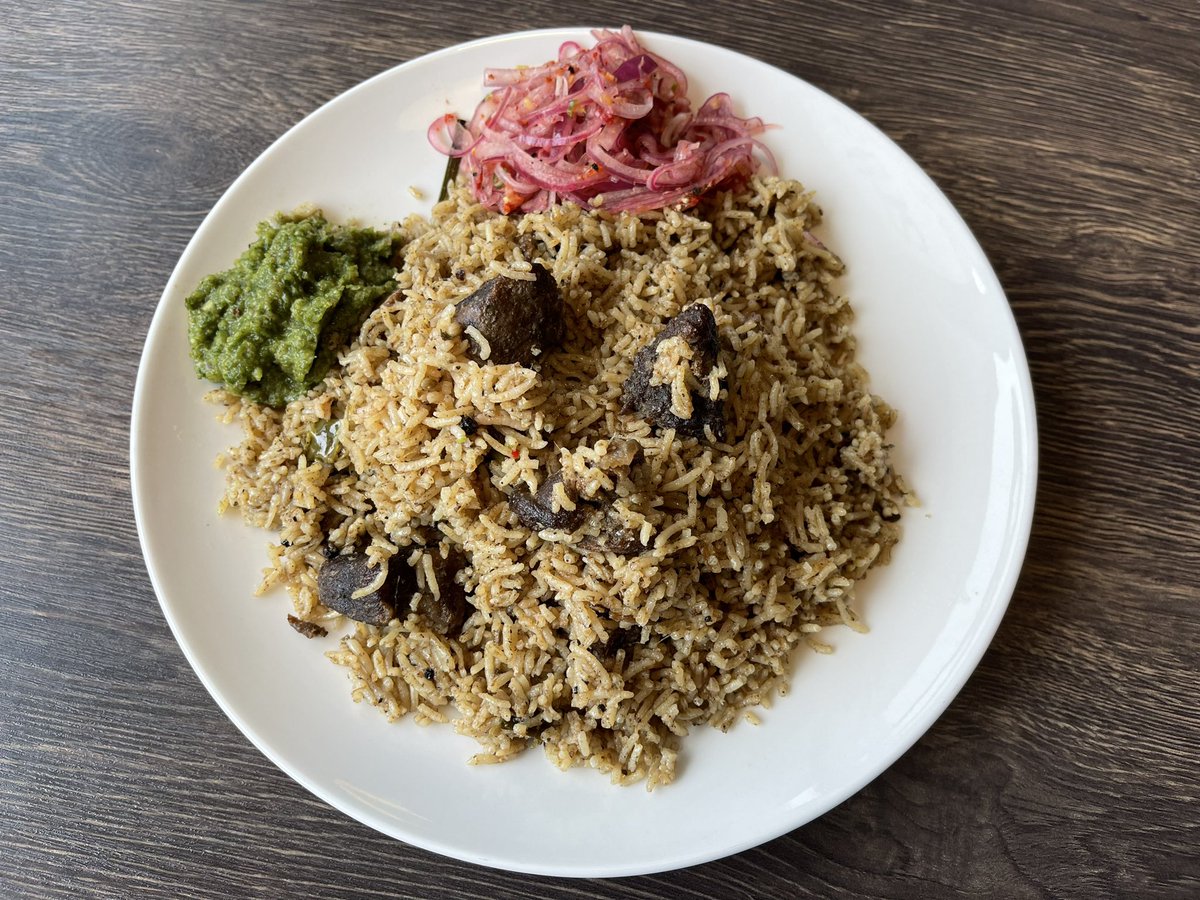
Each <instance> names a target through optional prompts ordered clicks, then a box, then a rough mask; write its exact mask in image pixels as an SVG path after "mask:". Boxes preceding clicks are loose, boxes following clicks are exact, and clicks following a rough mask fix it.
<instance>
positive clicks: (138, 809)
mask: <svg viewBox="0 0 1200 900" xmlns="http://www.w3.org/2000/svg"><path fill="white" fill-rule="evenodd" d="M0 17H2V21H0V340H2V342H3V343H2V345H0V384H2V386H3V388H2V389H3V392H4V399H3V403H2V404H0V417H2V418H0V460H2V462H3V483H2V485H0V492H2V499H3V503H2V505H0V538H2V540H3V548H2V550H0V576H2V577H0V626H2V627H3V635H2V639H0V896H2V897H4V898H10V897H60V896H61V897H142V896H147V897H171V898H175V897H303V896H312V897H376V896H388V897H413V898H417V897H422V898H424V897H430V898H442V897H447V898H448V897H480V898H489V900H490V898H516V897H528V896H545V897H593V896H596V897H601V896H603V897H629V898H649V897H697V898H699V897H705V898H730V897H827V896H834V895H838V896H842V895H845V896H864V897H902V898H926V897H954V896H997V897H1107V896H1128V897H1147V896H1174V897H1194V896H1198V895H1200V862H1198V858H1200V850H1198V847H1200V806H1198V805H1197V804H1198V794H1200V749H1198V745H1200V712H1198V709H1197V697H1198V694H1200V675H1198V670H1200V651H1198V649H1197V648H1198V646H1200V625H1198V624H1197V622H1198V620H1200V603H1198V601H1200V590H1198V588H1197V572H1196V570H1197V560H1198V559H1200V540H1198V538H1197V535H1198V533H1200V513H1198V512H1197V507H1198V506H1200V491H1198V490H1197V484H1200V478H1198V477H1197V474H1196V470H1197V467H1198V465H1200V460H1198V456H1200V454H1197V452H1196V441H1197V433H1198V431H1200V429H1198V425H1200V412H1198V410H1200V314H1198V309H1200V307H1198V304H1197V290H1198V284H1200V238H1198V235H1200V215H1198V213H1197V209H1198V198H1200V175H1198V170H1200V94H1198V88H1197V85H1198V84H1200V13H1198V7H1197V6H1196V4H1195V3H1194V2H1192V0H1175V2H1157V3H1140V2H1133V0H1126V2H1113V3H1103V2H1099V0H1075V2H1053V3H1037V2H1026V0H1004V2H1000V3H996V4H991V5H982V4H978V5H977V4H975V3H973V2H971V3H969V2H962V3H953V4H927V3H899V4H894V3H889V2H878V0H877V2H870V3H843V2H825V3H822V4H811V5H801V4H787V3H781V2H763V3H759V4H754V3H733V2H729V3H720V4H711V5H709V4H706V5H704V7H703V8H702V10H701V8H700V7H696V8H693V7H691V6H690V5H688V4H686V3H683V2H680V0H658V2H657V3H654V4H652V5H651V6H649V7H648V8H643V7H642V6H641V5H634V4H627V5H622V4H616V3H598V4H591V5H588V6H586V7H578V6H570V5H563V4H558V3H551V2H544V0H533V2H525V3H521V4H512V5H509V4H500V5H496V4H493V5H482V4H481V5H478V6H477V7H474V8H471V11H470V12H464V11H463V9H460V8H458V5H457V4H447V3H441V2H437V0H431V2H429V3H426V4H422V5H416V6H412V7H409V6H406V5H404V4H399V3H388V4H379V3H366V2H354V3H316V2H313V3H304V4H292V3H285V2H282V0H273V2H262V3H237V2H229V0H221V2H197V3H182V2H173V0H144V2H134V3H107V2H99V0H77V2H74V3H65V2H61V0H60V2H49V3H44V4H36V3H33V2H27V3H20V2H18V3H16V4H14V3H12V2H11V0H9V2H6V3H2V4H0ZM588 22H596V23H607V24H619V23H621V22H630V23H631V24H633V25H634V26H635V27H637V28H643V29H654V30H659V31H666V32H674V33H678V34H682V35H686V36H691V37H696V38H701V39H705V40H710V41H714V42H717V43H721V44H724V45H726V46H728V47H731V48H733V49H736V50H739V51H742V52H744V53H747V54H750V55H752V56H756V57H759V58H761V59H763V60H765V61H767V62H769V63H772V64H774V65H776V66H779V67H781V68H783V69H786V70H788V71H790V72H792V73H795V74H797V75H799V76H801V77H802V78H805V79H806V80H808V81H810V82H812V83H813V84H815V85H817V86H818V87H821V88H823V89H824V90H826V91H828V92H830V93H832V94H833V95H835V96H837V97H839V98H841V99H843V100H845V101H846V102H847V103H849V104H850V105H852V106H853V107H855V108H856V109H857V110H858V111H860V112H861V113H863V114H864V115H866V116H867V117H868V118H870V119H871V120H872V121H874V122H875V123H876V124H878V125H879V126H880V127H881V128H882V129H883V130H884V131H885V132H887V133H888V134H889V135H891V136H892V137H894V138H895V139H896V140H897V141H898V142H899V143H900V144H901V145H902V146H903V147H904V148H905V149H906V150H907V151H908V152H909V153H910V154H911V155H912V156H913V157H914V158H915V159H916V160H917V161H918V162H919V163H920V164H921V165H922V166H923V167H924V168H925V169H926V171H928V172H929V173H930V174H931V175H932V176H933V178H934V179H935V180H936V181H937V182H938V183H939V185H940V186H941V187H942V188H943V189H944V190H945V192H946V193H947V194H948V195H949V197H950V198H951V200H952V201H953V202H954V203H955V205H956V206H957V207H958V209H959V210H960V211H961V212H962V214H963V216H964V217H965V218H966V220H967V222H968V223H969V224H970V226H971V227H972V229H973V230H974V231H975V233H976V235H977V236H978V237H979V240H980V242H981V243H982V244H983V247H984V249H985V250H986V251H987V253H988V255H989V257H990V258H991V260H992V262H993V264H994V265H995V267H996V269H997V272H998V274H999V276H1000V279H1001V281H1002V283H1003V284H1004V285H1005V287H1006V290H1007V291H1008V295H1009V298H1010V301H1011V304H1012V308H1013V311H1014V313H1015V315H1016V318H1017V321H1018V324H1019V325H1020V329H1021V332H1022V335H1023V337H1024V340H1025V345H1026V349H1027V351H1028V355H1029V361H1030V365H1031V368H1032V372H1033V380H1034V386H1035V391H1036V397H1037V404H1038V410H1039V420H1040V427H1041V447H1040V452H1041V487H1040V494H1039V502H1038V511H1037V515H1036V519H1035V523H1034V529H1033V536H1032V541H1031V544H1030V548H1029V554H1028V559H1027V562H1026V565H1025V568H1024V573H1023V575H1022V577H1021V580H1020V583H1019V585H1018V588H1017V591H1016V595H1015V597H1014V598H1013V601H1012V605H1011V608H1010V611H1009V613H1008V615H1007V617H1006V618H1005V620H1004V622H1003V624H1002V625H1001V628H1000V631H999V634H998V636H997V638H996V640H995V642H994V644H993V645H992V647H991V649H990V650H989V652H988V653H987V655H986V657H985V658H984V660H983V663H982V665H981V666H980V667H979V669H978V671H977V672H976V674H975V675H974V677H973V678H972V679H971V681H970V682H969V683H968V684H967V687H966V689H965V690H964V691H963V692H962V694H961V695H960V696H959V698H958V699H957V701H956V702H955V703H954V704H953V705H952V706H951V707H950V709H949V711H948V712H947V713H946V714H945V715H944V716H943V717H942V718H941V719H940V720H939V721H938V722H937V724H936V725H935V726H934V727H933V728H932V729H931V730H930V731H929V733H928V734H927V735H926V736H925V737H924V738H923V739H922V740H921V741H920V742H919V743H918V744H917V745H916V746H915V747H913V749H912V750H911V751H910V752H909V753H907V754H906V755H905V756H904V757H903V758H902V759H901V760H900V761H899V762H897V763H896V764H895V765H894V766H893V767H892V768H891V769H890V770H888V771H887V772H886V773H885V774H884V775H882V776H881V777H880V778H878V779H877V780H876V781H875V782H874V783H872V784H871V785H869V786H868V787H867V788H865V789H864V790H863V791H861V792H860V793H859V794H858V795H856V796H855V797H853V798H851V799H850V800H848V801H847V802H845V803H844V804H842V805H841V806H840V807H839V808H837V809H835V810H833V811H832V812H830V813H829V814H827V815H826V816H824V817H822V818H821V819H819V820H817V821H815V822H813V823H811V824H809V825H807V826H805V827H803V828H800V829H797V830H796V831H794V832H792V833H791V834H788V835H786V836H784V837H781V838H779V839H777V840H775V841H772V842H770V843H768V844H766V845H764V846H762V847H759V848H757V849H754V850H750V851H748V852H745V853H742V854H740V855H738V856H734V857H732V858H729V859H725V860H721V861H718V862H714V863H710V864H708V865H704V866H698V867H696V868H693V869H689V870H686V871H684V872H680V873H672V874H665V875H659V876H649V877H640V878H630V879H623V880H617V881H608V882H605V881H568V880H558V879H541V878H530V877H526V876H518V875H512V874H507V873H502V872H497V871H492V870H488V869H483V868H479V867H476V866H473V865H469V864H465V863H459V862H455V861H453V860H449V859H444V858H441V857H437V856H435V855H433V854H430V853H426V852H424V851H421V850H417V849H415V848H412V847H409V846H406V845H404V844H402V843H400V842H397V841H393V840H390V839H388V838H385V837H383V836H381V835H379V834H376V833H374V832H372V831H370V830H369V829H367V828H366V827H364V826H362V825H359V824H357V823H356V822H354V821H352V820H350V819H348V818H346V817H345V816H343V815H342V814H341V813H338V812H336V811H335V810H333V809H332V808H330V807H327V806H326V805H325V804H324V803H322V802H320V801H318V800H317V799H315V798H314V797H312V796H310V795H309V794H308V793H307V792H305V791H304V790H303V789H302V788H301V787H299V786H298V785H297V784H295V783H293V782H292V781H290V780H289V779H288V778H287V777H286V776H285V775H283V774H282V773H281V772H280V771H278V770H277V769H276V768H275V767H274V766H273V765H272V764H271V763H270V762H268V761H267V760H266V759H265V758H264V757H263V756H262V755H260V754H259V753H258V751H256V750H255V749H254V748H253V747H252V746H251V745H250V743H249V742H248V741H247V740H246V739H245V738H244V737H242V735H241V734H240V733H239V732H238V731H237V730H236V728H234V726H233V725H232V724H231V723H230V722H229V721H228V720H227V719H226V718H225V717H224V716H223V715H222V713H221V712H220V710H219V709H218V708H217V706H216V705H215V704H214V703H213V701H212V700H211V699H210V698H209V696H208V694H207V693H206V692H205V691H204V689H203V687H202V686H201V685H200V683H199V681H198V680H197V679H196V677H195V675H194V674H193V673H192V671H191V669H190V668H189V667H188V665H187V663H186V661H185V660H184V657H183V655H182V653H181V652H180V650H179V649H178V647H177V645H176V644H175V642H174V640H173V639H172V637H171V634H170V632H169V631H168V629H167V626H166V623H165V621H164V619H163V617H162V614H161V613H160V611H159V608H158V605H157V603H156V602H155V599H154V595H153V592H152V590H151V587H150V584H149V580H148V578H147V575H146V570H145V567H144V565H143V562H142V557H141V553H140V550H139V547H138V542H137V537H136V533H135V530H134V524H133V516H132V510H131V505H130V499H129V475H128V452H127V444H128V425H129V414H130V401H131V397H132V391H133V382H134V377H135V374H136V370H137V365H138V358H139V354H140V352H141V347H142V343H143V341H144V339H145V333H146V328H147V326H148V324H149V321H150V317H151V315H152V313H153V311H154V307H155V304H156V302H157V299H158V296H159V294H160V293H161V290H162V287H163V285H164V284H165V282H166V280H167V277H168V275H169V274H170V272H171V269H172V267H173V266H174V263H175V261H176V260H177V259H178V257H179V254H180V253H181V252H182V250H183V248H184V245H185V243H186V242H187V240H188V238H189V237H190V236H191V234H192V232H193V231H194V230H195V228H196V227H197V226H198V225H199V223H200V221H201V219H202V218H203V216H204V215H205V213H206V212H207V211H208V209H209V208H210V207H211V206H212V204H213V203H214V202H215V201H216V200H217V198H218V197H219V196H220V195H221V193H222V191H224V189H225V188H226V187H227V186H228V184H229V183H230V182H231V181H232V180H233V178H234V177H235V176H236V175H237V174H238V173H239V172H240V171H241V170H242V169H243V168H244V167H245V166H246V165H248V164H249V163H250V162H251V161H252V160H253V159H254V158H255V156H256V155H257V154H258V153H259V152H260V151H261V150H263V148H265V147H266V146H267V145H268V144H269V143H270V142H271V141H272V140H273V139H274V138H275V137H276V136H278V135H279V134H280V133H282V132H283V131H284V130H285V129H286V128H288V127H289V126H290V125H292V124H293V123H294V122H295V121H297V120H298V119H299V118H300V117H302V116H303V115H304V114H306V113H308V112H310V111H311V110H313V109H314V108H316V107H317V106H318V105H320V104H321V103H323V102H324V101H326V100H328V99H330V98H332V97H333V96H335V95H337V94H338V93H339V92H341V91H343V90H344V89H346V88H348V87H350V86H352V85H354V84H355V83H357V82H359V81H360V80H362V79H363V78H364V77H365V76H367V75H370V74H373V73H375V72H378V71H381V70H383V69H385V68H388V67H390V66H392V65H394V64H397V63H400V62H403V61H405V60H408V59H411V58H413V57H416V56H418V55H420V54H423V53H426V52H428V51H431V50H435V49H438V48H440V47H443V46H446V45H448V44H452V43H457V42H459V41H462V40H466V39H470V38H475V37H479V36H483V35H486V34H490V33H499V32H504V31H513V30H521V29H525V28H529V27H535V26H549V25H570V24H586V23H588ZM648 839H652V836H648Z"/></svg>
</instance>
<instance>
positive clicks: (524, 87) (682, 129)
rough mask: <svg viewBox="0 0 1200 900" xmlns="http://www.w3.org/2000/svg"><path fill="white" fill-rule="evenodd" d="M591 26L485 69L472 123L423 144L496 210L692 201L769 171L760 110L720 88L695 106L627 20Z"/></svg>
mask: <svg viewBox="0 0 1200 900" xmlns="http://www.w3.org/2000/svg"><path fill="white" fill-rule="evenodd" d="M592 34H593V36H594V37H595V38H596V44H595V46H593V47H591V48H590V49H585V48H583V47H581V46H580V45H579V44H577V43H575V42H574V41H567V42H565V43H564V44H563V45H562V46H561V47H560V48H559V51H558V58H557V59H555V60H552V61H551V62H548V63H545V64H544V65H541V66H530V67H518V68H515V69H487V70H485V73H484V83H485V85H487V86H488V87H492V88H494V90H493V91H492V92H491V93H489V94H488V95H487V96H486V97H485V98H484V99H483V101H482V102H481V103H480V104H479V106H478V107H477V108H476V110H475V113H474V115H472V117H471V120H470V121H469V122H467V123H466V124H465V125H463V124H461V123H460V122H459V120H458V119H456V118H455V116H454V115H453V114H447V115H445V116H441V117H439V118H438V119H437V120H435V121H434V122H433V124H431V125H430V126H429V142H430V144H432V145H433V147H434V149H436V150H437V151H438V152H439V153H443V154H445V155H447V156H451V157H460V158H461V160H462V162H461V165H460V177H463V178H465V179H466V180H467V182H468V184H469V185H470V186H471V190H472V193H473V194H474V196H475V198H476V199H477V200H478V201H479V202H480V203H482V204H483V205H484V206H487V207H488V208H490V209H494V210H497V211H499V212H502V213H512V212H518V211H523V212H532V211H535V210H540V209H545V208H546V206H547V205H549V204H551V203H555V202H561V201H574V202H575V203H578V204H580V205H581V206H588V205H596V206H599V207H601V208H603V209H607V210H612V211H620V210H628V211H630V212H634V213H640V212H645V211H647V210H652V209H660V208H663V207H666V206H674V205H679V206H683V207H688V206H693V205H695V204H696V203H697V202H698V201H699V198H700V197H701V196H702V195H704V194H705V193H706V192H708V191H711V190H714V189H718V188H721V189H725V188H735V187H738V186H740V185H741V184H744V183H745V181H746V180H747V179H748V178H749V177H750V176H751V175H753V174H754V173H755V172H756V171H757V170H758V169H759V167H760V166H761V165H764V164H765V166H766V168H767V169H768V171H770V172H771V173H772V174H774V173H775V161H774V159H773V158H772V156H771V153H770V151H768V150H767V148H766V147H764V146H763V144H762V143H761V142H760V141H759V140H758V136H759V135H760V134H762V132H763V131H764V130H765V129H766V127H767V126H765V125H764V124H763V122H762V120H761V119H759V118H757V117H751V118H745V119H743V118H740V117H739V116H737V115H735V114H734V112H733V105H732V102H731V101H730V98H729V95H728V94H724V93H719V94H714V95H713V96H711V97H709V98H708V99H707V100H706V101H704V103H703V104H701V106H700V108H699V109H698V110H696V111H695V112H693V111H692V108H691V104H690V103H689V101H688V98H687V78H686V77H685V76H684V74H683V72H682V71H681V70H680V69H679V68H678V67H677V66H675V65H674V64H672V63H671V62H669V61H667V60H666V59H664V58H662V57H661V56H657V55H655V54H653V53H651V52H649V51H648V50H646V49H644V48H643V47H642V46H641V45H640V44H639V43H638V41H637V38H636V37H634V34H633V30H632V29H631V28H629V26H625V27H624V28H622V29H621V30H620V31H607V30H597V31H594V32H592Z"/></svg>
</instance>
